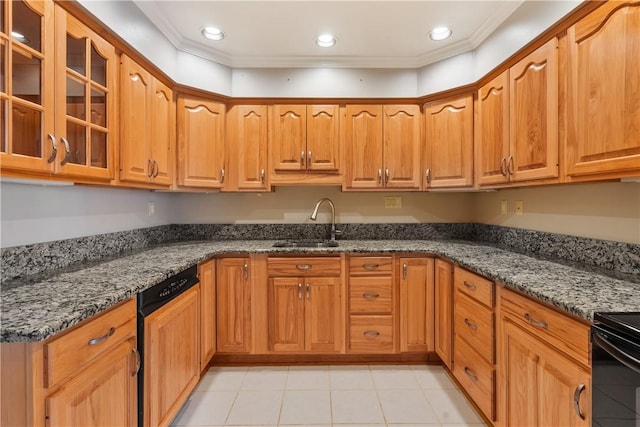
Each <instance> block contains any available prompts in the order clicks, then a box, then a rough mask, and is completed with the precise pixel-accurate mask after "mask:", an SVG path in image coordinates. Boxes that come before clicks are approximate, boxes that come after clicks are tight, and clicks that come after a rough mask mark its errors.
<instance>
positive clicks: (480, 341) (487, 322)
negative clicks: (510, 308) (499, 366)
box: [454, 291, 495, 363]
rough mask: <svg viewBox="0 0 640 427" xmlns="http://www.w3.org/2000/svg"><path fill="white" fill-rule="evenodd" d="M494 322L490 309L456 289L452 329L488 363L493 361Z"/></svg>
mask: <svg viewBox="0 0 640 427" xmlns="http://www.w3.org/2000/svg"><path fill="white" fill-rule="evenodd" d="M494 324H495V320H494V314H493V311H492V310H490V309H488V308H487V307H485V306H483V305H481V304H478V303H477V302H475V301H474V300H472V299H471V298H469V297H468V296H466V295H465V294H463V293H462V292H459V291H456V297H455V318H454V331H455V333H456V335H458V336H460V337H462V338H464V339H465V340H466V341H467V343H469V344H470V345H471V347H473V348H474V349H476V350H477V351H478V353H479V354H480V355H481V356H482V357H484V359H485V360H486V361H487V362H489V363H493V362H494V361H495V358H494V354H495V352H494V347H495V346H494V331H495V328H494Z"/></svg>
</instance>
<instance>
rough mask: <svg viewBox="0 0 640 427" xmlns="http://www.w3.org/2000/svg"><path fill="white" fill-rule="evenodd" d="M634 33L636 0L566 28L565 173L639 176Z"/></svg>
mask: <svg viewBox="0 0 640 427" xmlns="http://www.w3.org/2000/svg"><path fill="white" fill-rule="evenodd" d="M639 33H640V3H639V2H631V3H622V2H607V3H605V4H604V5H603V6H601V7H599V8H598V9H596V10H595V11H594V12H592V13H591V14H590V15H588V16H587V17H586V18H584V19H582V20H581V21H580V22H578V23H577V24H576V25H574V26H573V27H571V28H569V30H568V31H567V39H568V43H569V54H568V55H569V67H570V68H569V70H570V71H569V73H568V82H569V86H568V98H567V104H568V108H567V110H568V111H567V117H568V121H567V122H568V128H567V146H566V151H565V158H566V173H567V175H569V176H579V175H589V174H601V173H608V172H619V173H625V174H626V175H635V176H637V175H638V174H640V126H639V125H638V123H640V96H639V95H638V82H639V81H640V43H638V34H639Z"/></svg>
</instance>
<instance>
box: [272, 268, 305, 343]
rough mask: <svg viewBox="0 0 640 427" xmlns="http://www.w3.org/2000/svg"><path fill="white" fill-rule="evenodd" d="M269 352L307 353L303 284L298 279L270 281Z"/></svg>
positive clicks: (281, 278) (274, 279) (287, 278)
mask: <svg viewBox="0 0 640 427" xmlns="http://www.w3.org/2000/svg"><path fill="white" fill-rule="evenodd" d="M268 286H269V289H268V294H269V296H268V298H269V299H268V307H267V312H268V316H269V350H270V351H273V352H297V353H301V352H303V351H304V335H305V334H304V300H303V294H304V289H303V288H304V282H303V279H302V278H297V277H276V278H272V279H269V285H268Z"/></svg>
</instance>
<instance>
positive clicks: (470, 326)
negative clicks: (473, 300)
mask: <svg viewBox="0 0 640 427" xmlns="http://www.w3.org/2000/svg"><path fill="white" fill-rule="evenodd" d="M464 324H465V325H467V326H468V327H469V329H478V325H476V324H475V323H472V322H471V321H470V320H469V319H464Z"/></svg>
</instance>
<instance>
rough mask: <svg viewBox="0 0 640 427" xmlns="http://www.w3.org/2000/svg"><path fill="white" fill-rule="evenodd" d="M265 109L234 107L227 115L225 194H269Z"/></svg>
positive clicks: (252, 106) (244, 106)
mask: <svg viewBox="0 0 640 427" xmlns="http://www.w3.org/2000/svg"><path fill="white" fill-rule="evenodd" d="M268 117H269V115H268V109H267V106H266V105H234V106H233V107H231V109H230V110H229V112H228V114H227V120H228V128H227V149H228V151H229V168H228V169H229V170H228V172H227V174H228V178H229V185H226V186H225V187H224V190H228V191H269V190H270V186H269V174H268V173H267V172H268V157H267V153H268V142H269V133H268V130H269V127H268V123H269V120H268Z"/></svg>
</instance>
